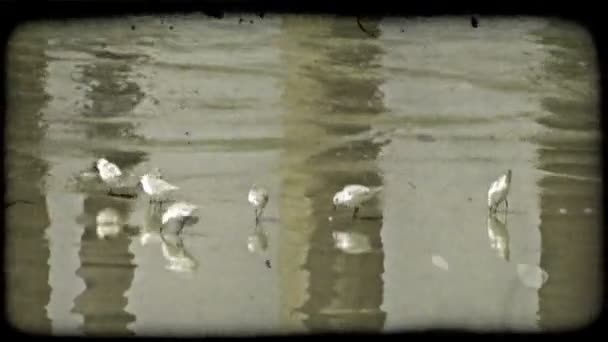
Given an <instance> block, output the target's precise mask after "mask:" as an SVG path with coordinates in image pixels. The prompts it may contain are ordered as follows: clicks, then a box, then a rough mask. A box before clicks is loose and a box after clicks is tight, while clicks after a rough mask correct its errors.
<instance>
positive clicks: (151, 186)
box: [141, 174, 179, 197]
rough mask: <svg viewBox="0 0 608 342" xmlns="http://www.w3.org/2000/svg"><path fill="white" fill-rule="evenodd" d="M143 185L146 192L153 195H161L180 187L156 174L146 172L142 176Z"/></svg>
mask: <svg viewBox="0 0 608 342" xmlns="http://www.w3.org/2000/svg"><path fill="white" fill-rule="evenodd" d="M141 185H142V188H143V189H144V192H145V193H146V194H148V195H149V196H152V197H159V196H162V195H164V194H166V193H168V192H171V191H174V190H177V189H179V187H177V186H175V185H173V184H170V183H169V182H167V181H165V180H164V179H162V178H159V177H158V176H156V175H152V174H145V175H143V176H142V177H141Z"/></svg>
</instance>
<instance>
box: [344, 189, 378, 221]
mask: <svg viewBox="0 0 608 342" xmlns="http://www.w3.org/2000/svg"><path fill="white" fill-rule="evenodd" d="M380 190H382V187H381V186H379V187H372V188H370V187H367V186H364V185H358V184H351V185H347V186H345V187H344V188H343V189H342V190H341V191H338V192H337V193H336V194H335V195H334V198H333V203H334V210H336V208H337V207H346V208H354V211H353V219H354V218H355V217H357V213H358V212H359V207H360V206H361V205H362V204H364V203H365V202H367V201H369V200H371V199H372V198H374V196H376V194H377V193H378V192H380Z"/></svg>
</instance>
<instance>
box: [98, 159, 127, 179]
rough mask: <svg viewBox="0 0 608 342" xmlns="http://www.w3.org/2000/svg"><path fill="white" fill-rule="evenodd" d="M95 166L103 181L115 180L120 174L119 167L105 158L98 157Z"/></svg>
mask: <svg viewBox="0 0 608 342" xmlns="http://www.w3.org/2000/svg"><path fill="white" fill-rule="evenodd" d="M96 166H97V171H98V172H99V177H101V180H102V181H104V182H105V183H113V182H116V181H117V180H118V178H120V176H122V171H120V168H119V167H118V166H116V164H113V163H111V162H109V161H108V160H107V159H105V158H100V159H99V160H97V165H96Z"/></svg>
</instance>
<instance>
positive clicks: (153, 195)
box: [96, 158, 512, 233]
mask: <svg viewBox="0 0 608 342" xmlns="http://www.w3.org/2000/svg"><path fill="white" fill-rule="evenodd" d="M96 169H97V171H98V173H99V177H100V178H101V180H102V181H103V182H104V183H105V184H106V185H107V186H108V188H109V191H108V193H109V194H110V195H113V194H115V193H114V191H113V189H114V188H115V187H116V186H118V185H119V184H120V183H121V178H122V177H123V172H122V171H121V170H120V168H119V167H118V166H117V165H116V164H114V163H112V162H110V161H108V160H107V159H105V158H100V159H99V160H97V162H96ZM511 177H512V171H511V170H507V172H506V173H504V174H502V175H501V176H500V177H498V179H496V180H495V181H493V182H492V183H491V184H490V188H489V190H488V196H487V198H488V202H487V203H488V211H489V214H490V216H494V215H495V214H496V212H497V211H498V207H499V206H500V205H501V204H502V203H503V202H504V204H505V213H506V212H507V211H508V209H509V202H508V200H507V196H508V194H509V190H510V187H511ZM138 186H140V187H141V189H143V191H144V192H145V193H146V194H147V195H148V197H149V201H150V203H151V204H152V203H156V204H159V205H160V206H161V208H162V205H163V203H164V201H166V200H167V198H168V196H169V195H170V194H171V193H172V192H174V191H176V190H178V189H179V187H178V186H175V185H173V184H171V183H169V182H167V181H166V180H164V179H163V176H162V173H161V171H160V169H158V168H155V169H153V170H152V172H149V173H147V174H144V175H143V176H141V177H140V179H139V182H138ZM382 189H383V188H382V187H373V186H365V185H360V184H349V185H346V186H344V187H343V188H342V189H341V190H340V191H338V192H336V193H335V195H334V196H333V199H332V203H333V209H334V211H336V210H337V208H339V207H341V208H349V209H352V210H353V214H352V219H353V220H354V219H356V218H357V214H358V212H359V210H360V207H361V206H363V205H364V204H366V203H367V202H369V201H370V200H372V199H373V198H374V197H376V196H377V195H378V194H379V193H380V192H381V191H382ZM269 199H270V196H269V194H268V190H266V189H265V188H263V187H260V186H258V185H256V184H253V186H252V187H251V189H250V190H249V193H248V195H247V200H248V202H249V203H250V204H251V206H252V207H253V209H254V218H255V224H256V227H257V225H258V224H259V223H260V220H261V218H262V214H263V212H264V209H265V208H266V205H267V204H268V201H269ZM198 208H199V207H198V206H197V205H195V204H192V203H189V202H185V201H177V202H175V203H172V204H171V205H170V206H169V207H168V208H167V209H166V210H165V211H164V212H163V214H162V224H163V225H166V224H167V223H169V222H170V221H176V222H177V223H178V225H179V229H178V233H179V232H181V231H182V229H183V227H184V223H185V221H186V219H188V218H189V217H192V215H193V214H194V212H195V211H196V210H197V209H198Z"/></svg>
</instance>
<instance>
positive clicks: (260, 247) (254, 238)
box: [247, 222, 272, 268]
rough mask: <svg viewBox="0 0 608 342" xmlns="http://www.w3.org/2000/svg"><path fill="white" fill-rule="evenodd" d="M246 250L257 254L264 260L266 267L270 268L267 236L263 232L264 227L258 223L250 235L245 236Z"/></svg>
mask: <svg viewBox="0 0 608 342" xmlns="http://www.w3.org/2000/svg"><path fill="white" fill-rule="evenodd" d="M247 249H248V250H249V252H251V253H252V254H259V255H261V256H262V257H263V258H264V264H265V265H266V267H268V268H271V267H272V265H271V264H270V259H269V258H268V255H267V251H268V234H266V231H265V230H264V226H263V225H262V224H261V222H260V223H258V224H256V225H255V227H254V228H253V231H252V233H251V234H250V235H249V236H247Z"/></svg>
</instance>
